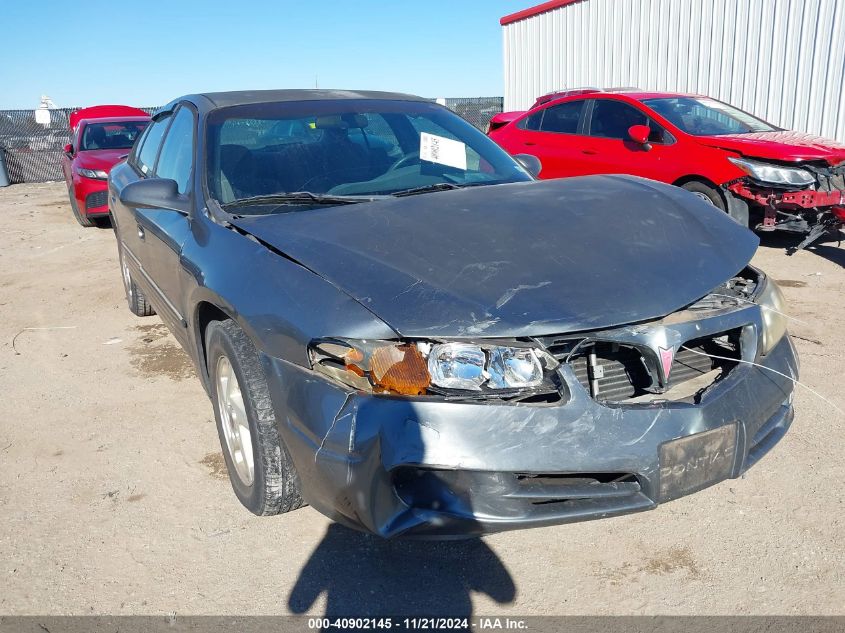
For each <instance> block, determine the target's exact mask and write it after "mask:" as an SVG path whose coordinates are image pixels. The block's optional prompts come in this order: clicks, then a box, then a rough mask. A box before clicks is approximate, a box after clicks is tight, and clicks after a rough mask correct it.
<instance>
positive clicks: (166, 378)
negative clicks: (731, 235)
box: [0, 183, 845, 616]
mask: <svg viewBox="0 0 845 633" xmlns="http://www.w3.org/2000/svg"><path fill="white" fill-rule="evenodd" d="M0 222H2V229H0V315H2V318H0V388H2V399H0V403H2V406H4V407H5V411H6V413H5V414H3V415H2V416H0V613H2V614H91V613H104V614H161V613H172V612H176V613H179V614H283V613H291V612H293V613H309V614H323V613H325V612H326V610H327V609H328V610H329V611H331V612H332V613H337V612H339V611H340V612H346V613H359V614H366V615H385V614H402V613H408V612H413V613H444V614H445V613H448V614H451V615H469V614H474V615H478V616H484V615H497V614H513V615H523V616H524V615H533V614H594V613H601V614H845V547H843V542H842V541H843V537H845V505H843V500H845V486H843V481H845V459H843V455H845V441H844V440H843V437H845V434H843V427H845V416H843V415H842V414H841V413H837V411H836V410H835V409H834V408H833V407H831V405H829V404H826V403H825V402H823V401H821V400H819V399H817V398H816V397H814V396H813V395H812V394H810V393H809V392H808V391H806V390H801V389H799V390H798V392H797V395H796V400H795V402H796V404H795V406H796V411H797V414H796V419H795V423H794V425H793V427H792V430H791V431H790V432H789V433H788V434H787V436H786V437H785V438H784V439H783V441H782V442H781V443H780V444H779V445H778V446H777V447H776V448H775V449H774V450H773V451H772V452H771V453H770V454H769V455H768V456H767V457H766V458H765V459H764V460H763V461H761V462H760V464H758V465H757V466H755V467H754V468H753V469H752V470H751V471H750V472H749V473H748V474H747V476H746V477H744V478H743V479H740V480H730V481H726V482H724V483H721V484H719V485H716V486H714V487H712V488H710V489H708V490H705V491H703V492H701V493H698V494H696V495H693V496H691V497H686V498H683V499H680V500H678V501H674V502H672V503H669V504H665V505H662V506H660V507H659V508H658V509H656V510H654V511H652V512H646V513H642V514H637V515H632V516H627V517H619V518H614V519H608V520H604V521H595V522H589V523H581V524H575V525H568V526H559V527H551V528H542V529H535V530H531V531H520V532H511V533H505V534H500V535H496V536H491V537H487V538H484V539H478V540H472V541H464V542H445V543H426V542H382V541H379V540H377V539H374V538H371V537H367V536H363V535H359V534H357V533H353V532H351V531H348V530H346V529H343V528H340V527H338V526H337V525H333V524H331V522H330V521H328V520H327V519H325V518H324V517H323V516H322V515H320V514H318V513H317V512H316V511H314V510H312V509H310V508H304V509H302V510H299V511H296V512H293V513H291V514H288V515H285V516H281V517H275V518H257V517H254V516H252V515H251V514H249V513H248V512H247V511H246V510H244V509H243V508H242V507H241V506H240V505H239V504H238V502H237V500H236V499H235V496H234V494H233V493H232V492H231V489H230V487H229V482H228V480H227V479H226V472H225V466H224V464H223V460H222V456H221V454H220V447H219V443H218V440H217V434H216V431H215V427H214V423H213V417H212V410H211V404H210V402H209V400H208V399H207V398H206V396H205V394H204V392H203V390H202V387H201V386H200V383H199V381H198V380H197V379H196V377H195V376H194V372H193V369H192V367H191V365H190V363H189V361H188V359H187V356H186V355H185V354H184V353H183V352H182V351H181V350H180V349H179V348H178V346H177V344H176V343H175V341H174V339H173V338H172V337H171V336H170V335H169V334H168V332H167V330H166V329H165V328H164V326H162V325H161V323H160V321H158V319H157V317H152V318H148V319H141V318H138V317H135V316H133V315H132V314H130V313H129V311H128V310H127V308H126V304H125V301H124V295H123V288H122V286H121V281H120V274H119V270H118V264H117V257H116V254H117V253H116V249H115V241H114V236H113V233H112V231H111V230H110V229H102V228H100V229H98V228H92V229H83V228H81V227H79V226H78V225H77V224H76V222H75V221H74V219H73V217H72V215H71V211H70V208H69V205H68V201H67V196H66V191H65V188H64V184H62V183H48V184H37V185H15V186H12V187H8V188H5V189H0ZM788 243H789V241H788V240H784V239H783V238H773V239H768V240H766V242H765V245H764V246H762V247H761V248H760V250H759V252H758V254H757V256H756V257H755V260H754V263H755V264H757V265H759V266H761V267H762V268H764V269H765V270H767V271H769V272H770V273H771V274H772V276H773V277H774V278H776V279H778V280H780V282H781V285H782V286H784V292H785V293H786V296H787V298H788V301H789V307H790V311H791V314H792V315H793V316H794V317H795V318H797V319H800V322H799V321H796V322H794V323H793V325H792V327H791V333H792V336H793V337H794V339H795V343H796V345H797V347H798V349H799V351H800V354H801V361H802V378H803V380H804V381H805V382H806V383H807V384H808V385H809V386H811V387H813V388H814V389H816V390H818V391H820V392H821V393H823V394H824V395H825V396H826V397H827V398H829V399H830V400H831V401H832V402H833V403H835V404H836V405H837V406H838V407H840V408H841V409H845V395H843V376H845V353H843V346H845V328H843V320H844V319H845V293H843V290H845V271H843V266H844V265H845V247H843V248H842V249H839V248H837V246H836V243H835V242H833V243H828V244H825V245H821V246H819V247H817V248H815V249H813V250H810V251H806V252H801V253H798V254H797V255H795V256H793V257H787V256H786V255H785V252H784V247H785V246H786V245H787V244H788Z"/></svg>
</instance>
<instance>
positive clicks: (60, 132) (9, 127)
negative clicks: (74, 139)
mask: <svg viewBox="0 0 845 633" xmlns="http://www.w3.org/2000/svg"><path fill="white" fill-rule="evenodd" d="M78 109H79V108H58V109H52V110H46V109H42V110H0V151H3V152H4V155H5V158H6V169H7V171H8V172H9V181H10V182H11V183H13V184H14V183H18V182H47V181H50V180H63V179H64V176H63V175H62V154H63V152H64V146H65V145H67V144H68V143H70V142H71V136H70V114H71V113H72V112H74V111H75V110H78ZM141 109H142V110H145V111H147V112H153V111H154V110H155V108H141ZM36 117H37V119H36Z"/></svg>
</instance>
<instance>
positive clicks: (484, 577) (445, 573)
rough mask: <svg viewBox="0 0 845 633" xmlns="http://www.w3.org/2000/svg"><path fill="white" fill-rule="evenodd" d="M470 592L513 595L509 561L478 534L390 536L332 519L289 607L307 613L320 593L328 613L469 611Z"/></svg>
mask: <svg viewBox="0 0 845 633" xmlns="http://www.w3.org/2000/svg"><path fill="white" fill-rule="evenodd" d="M473 592H479V593H483V594H485V595H487V596H489V597H490V598H492V599H493V600H495V601H496V602H498V603H500V604H507V603H511V602H513V600H514V598H515V596H516V587H515V586H514V582H513V579H512V578H511V575H510V573H509V572H508V570H507V568H506V567H505V565H504V564H503V563H502V561H501V560H500V559H499V557H498V556H497V555H496V553H495V552H494V551H493V550H492V549H490V547H489V546H488V545H487V544H486V543H485V542H484V540H483V539H481V538H473V539H466V540H459V541H421V540H402V539H398V540H390V541H388V540H383V539H381V538H379V537H377V536H371V535H369V534H364V533H360V532H356V531H354V530H351V529H349V528H346V527H344V526H342V525H340V524H337V523H333V524H332V525H330V526H329V528H328V530H326V534H325V535H324V536H323V540H322V541H321V542H320V543H319V545H317V547H316V549H315V550H314V551H313V552H312V554H311V557H310V559H309V560H308V562H307V563H306V564H305V566H304V567H303V569H302V571H301V572H300V574H299V578H298V579H297V581H296V584H295V586H294V587H293V589H292V590H291V593H290V596H289V598H288V607H289V608H290V610H291V611H293V612H294V613H305V612H306V611H307V610H308V609H310V608H311V607H312V606H313V605H314V603H315V602H316V601H317V599H318V598H319V596H320V595H322V594H325V599H326V609H325V616H326V617H349V616H353V617H354V616H357V617H374V616H435V615H436V616H448V617H460V618H464V617H466V618H469V617H471V616H472V593H473ZM433 630H437V629H433Z"/></svg>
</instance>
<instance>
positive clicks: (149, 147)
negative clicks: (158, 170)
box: [135, 114, 170, 176]
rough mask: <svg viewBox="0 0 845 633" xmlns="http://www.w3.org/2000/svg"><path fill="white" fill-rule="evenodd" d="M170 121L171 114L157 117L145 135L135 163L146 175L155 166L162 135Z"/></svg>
mask: <svg viewBox="0 0 845 633" xmlns="http://www.w3.org/2000/svg"><path fill="white" fill-rule="evenodd" d="M168 123H170V115H169V114H168V115H166V116H163V117H161V118H159V119H157V120H156V121H155V122H154V123H153V124H152V125H150V127H149V131H148V132H147V134H146V135H145V136H144V144H143V145H142V146H141V149H140V151H139V152H138V156H137V158H136V159H135V165H136V166H137V167H138V169H139V170H140V171H141V173H142V174H144V175H145V176H146V175H147V174H149V173H150V172H152V170H153V167H155V162H156V156H158V147H159V145H161V137H162V136H164V132H165V130H167V125H168Z"/></svg>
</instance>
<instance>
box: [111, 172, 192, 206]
mask: <svg viewBox="0 0 845 633" xmlns="http://www.w3.org/2000/svg"><path fill="white" fill-rule="evenodd" d="M120 202H121V204H124V205H125V206H127V207H136V208H141V209H171V210H173V211H180V212H182V213H187V212H188V197H187V196H183V195H182V194H180V193H179V185H177V184H176V181H175V180H171V179H170V178H149V179H146V180H138V181H136V182H131V183H129V184H128V185H126V186H125V187H124V188H123V190H121V192H120Z"/></svg>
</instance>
